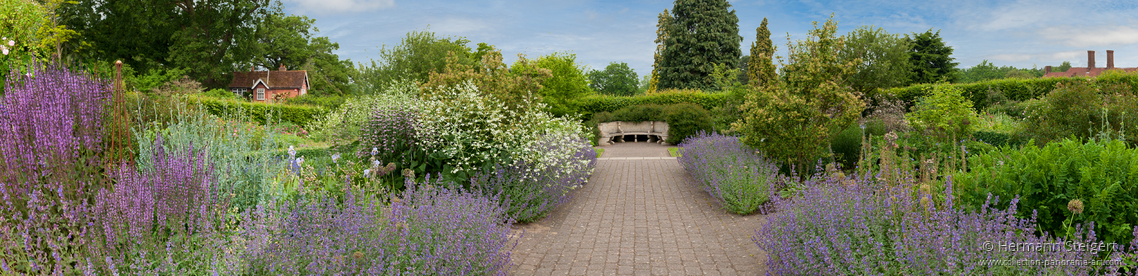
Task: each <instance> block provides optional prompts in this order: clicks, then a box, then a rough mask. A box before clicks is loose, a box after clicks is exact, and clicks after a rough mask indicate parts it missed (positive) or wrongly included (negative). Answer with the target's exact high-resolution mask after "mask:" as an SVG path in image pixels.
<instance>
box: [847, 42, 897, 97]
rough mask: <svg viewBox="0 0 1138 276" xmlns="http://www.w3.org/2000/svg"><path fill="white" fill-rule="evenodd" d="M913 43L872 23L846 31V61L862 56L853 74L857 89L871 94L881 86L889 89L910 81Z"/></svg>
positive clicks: (852, 77) (853, 81) (867, 94)
mask: <svg viewBox="0 0 1138 276" xmlns="http://www.w3.org/2000/svg"><path fill="white" fill-rule="evenodd" d="M911 46H912V45H910V42H909V41H908V40H905V39H904V38H902V37H901V36H899V35H897V34H890V33H888V32H886V31H885V29H882V28H877V29H874V28H873V26H860V27H858V28H857V29H854V30H853V31H851V32H850V33H849V34H847V35H846V44H845V49H844V50H843V51H842V52H841V54H839V58H840V59H841V60H842V61H845V62H851V61H853V60H854V59H859V60H861V62H859V63H856V64H857V65H856V66H857V73H854V74H853V76H850V79H849V83H850V85H851V86H853V88H854V90H856V91H858V92H861V93H862V94H863V95H866V97H867V98H872V97H873V96H874V94H876V91H877V90H878V89H889V88H893V87H898V86H902V85H905V84H907V83H908V82H909V80H908V77H909V72H910V71H911V70H912V66H913V65H912V64H911V63H909V49H910V48H911Z"/></svg>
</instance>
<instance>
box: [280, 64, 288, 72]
mask: <svg viewBox="0 0 1138 276" xmlns="http://www.w3.org/2000/svg"><path fill="white" fill-rule="evenodd" d="M280 70H281V71H288V69H285V66H284V63H281V69H280Z"/></svg>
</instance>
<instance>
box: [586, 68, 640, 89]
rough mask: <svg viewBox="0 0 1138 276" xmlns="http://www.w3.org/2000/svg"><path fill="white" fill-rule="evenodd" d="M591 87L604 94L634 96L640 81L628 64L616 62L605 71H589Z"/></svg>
mask: <svg viewBox="0 0 1138 276" xmlns="http://www.w3.org/2000/svg"><path fill="white" fill-rule="evenodd" d="M589 86H590V87H592V88H593V90H596V91H597V92H600V93H603V94H608V95H617V96H632V95H635V94H636V91H637V90H638V88H639V87H638V86H639V80H638V78H637V76H636V72H635V71H633V70H632V68H631V67H628V63H624V62H620V63H618V62H615V61H614V62H612V63H609V65H608V66H605V70H603V71H597V70H592V71H589Z"/></svg>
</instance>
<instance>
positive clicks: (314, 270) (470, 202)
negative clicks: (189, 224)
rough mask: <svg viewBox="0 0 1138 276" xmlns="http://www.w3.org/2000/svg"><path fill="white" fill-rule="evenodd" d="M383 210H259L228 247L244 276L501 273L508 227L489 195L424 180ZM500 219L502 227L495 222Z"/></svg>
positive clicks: (371, 203)
mask: <svg viewBox="0 0 1138 276" xmlns="http://www.w3.org/2000/svg"><path fill="white" fill-rule="evenodd" d="M407 186H408V188H407V189H406V190H405V191H404V192H403V193H402V194H400V198H397V199H395V200H394V203H392V204H391V205H390V206H389V207H383V206H381V205H379V204H378V202H380V200H379V199H378V198H376V197H374V196H370V195H362V194H355V195H349V196H347V200H346V201H345V202H344V203H343V204H342V205H340V204H338V203H337V201H335V200H331V199H329V198H326V197H325V198H317V199H301V200H299V201H297V202H295V203H293V202H288V201H285V202H277V203H276V204H266V205H261V206H259V207H258V208H256V209H254V210H250V211H247V212H246V218H247V220H246V221H245V222H244V223H243V224H242V226H241V230H240V234H239V235H237V236H236V237H235V238H234V241H235V242H234V243H233V244H234V245H235V246H236V247H237V248H238V249H239V250H241V253H240V254H239V255H240V256H241V258H236V259H230V261H229V265H228V266H231V267H244V268H245V269H243V271H242V272H243V273H249V274H294V275H299V274H305V275H307V274H322V275H324V274H337V275H339V274H372V275H377V274H379V275H399V274H431V275H472V274H473V275H483V274H496V275H505V271H506V269H508V268H509V251H510V250H511V249H512V248H513V246H514V245H516V244H511V243H510V239H511V230H510V224H511V222H510V221H509V220H507V219H506V218H505V212H504V210H503V209H501V208H500V207H498V204H497V202H496V201H495V199H494V198H492V197H485V196H483V195H482V194H480V193H477V192H465V191H462V190H451V189H447V188H444V187H447V186H452V184H448V183H442V182H441V181H439V178H437V177H436V178H434V180H433V181H432V179H431V177H429V176H428V177H427V179H426V181H424V182H422V183H414V182H409V183H407ZM503 221H506V223H502V222H503Z"/></svg>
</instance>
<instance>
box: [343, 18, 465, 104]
mask: <svg viewBox="0 0 1138 276" xmlns="http://www.w3.org/2000/svg"><path fill="white" fill-rule="evenodd" d="M467 43H470V41H469V40H467V39H466V38H463V37H455V38H450V37H440V36H436V35H435V33H434V32H431V31H421V32H420V31H412V32H409V33H407V36H406V37H404V38H403V40H402V41H401V42H400V43H399V45H396V46H394V47H391V48H388V47H387V46H384V47H383V48H380V49H379V60H372V61H371V65H370V66H360V69H359V71H360V80H359V82H360V85H361V86H362V87H361V90H362V92H363V93H371V92H374V91H380V90H382V89H383V88H384V87H387V85H389V84H390V83H391V82H393V81H396V80H400V79H408V80H411V81H414V82H416V83H426V82H427V80H428V79H429V76H430V72H442V71H443V69H444V68H446V66H447V62H448V61H449V59H448V55H449V54H450V53H454V57H455V58H456V60H455V62H456V63H459V64H463V65H470V66H472V65H475V64H477V62H478V61H479V59H474V58H473V57H472V56H471V55H472V53H471V50H470V47H467V46H466V44H467Z"/></svg>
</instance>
